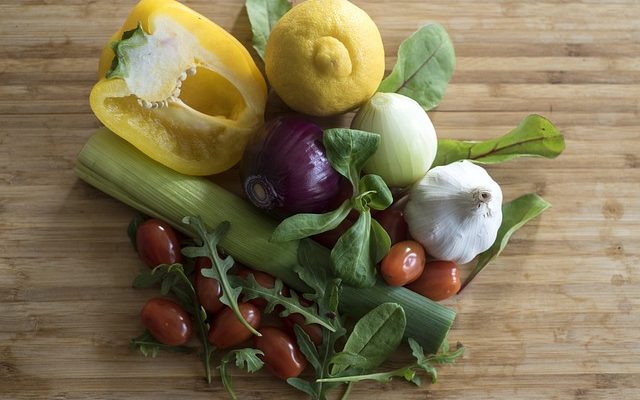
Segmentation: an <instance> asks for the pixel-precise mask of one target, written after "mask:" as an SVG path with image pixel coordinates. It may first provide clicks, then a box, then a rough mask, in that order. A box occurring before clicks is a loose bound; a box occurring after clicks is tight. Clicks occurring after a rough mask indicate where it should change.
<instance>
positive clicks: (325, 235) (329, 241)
mask: <svg viewBox="0 0 640 400" xmlns="http://www.w3.org/2000/svg"><path fill="white" fill-rule="evenodd" d="M357 218H358V217H357V216H356V219H357ZM353 224H354V222H353V221H352V220H351V219H350V217H349V216H347V218H346V219H345V220H344V221H342V222H341V223H340V225H338V226H337V227H336V228H335V229H332V230H330V231H327V232H322V233H319V234H317V235H313V236H311V239H313V240H315V241H316V242H318V243H320V244H321V245H323V246H324V247H326V248H328V249H332V248H333V246H335V245H336V242H337V241H338V239H340V236H342V234H343V233H345V232H346V231H347V229H349V228H351V226H352V225H353Z"/></svg>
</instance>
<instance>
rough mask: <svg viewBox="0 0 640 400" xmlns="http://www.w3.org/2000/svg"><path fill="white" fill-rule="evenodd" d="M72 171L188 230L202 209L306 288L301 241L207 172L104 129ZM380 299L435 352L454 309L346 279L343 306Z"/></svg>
mask: <svg viewBox="0 0 640 400" xmlns="http://www.w3.org/2000/svg"><path fill="white" fill-rule="evenodd" d="M75 170H76V173H77V175H78V176H79V177H80V178H81V179H82V180H84V181H86V182H88V183H89V184H91V185H92V186H95V187H96V188H98V189H100V190H101V191H103V192H105V193H107V194H109V195H111V196H113V197H115V198H116V199H118V200H120V201H122V202H124V203H126V204H128V205H130V206H131V207H133V208H136V209H138V210H139V211H141V212H143V213H145V214H148V215H151V216H153V217H156V218H160V219H163V220H165V221H167V222H169V223H170V224H171V225H173V226H174V227H176V228H177V229H179V230H181V231H183V232H185V233H187V234H189V235H194V233H195V232H191V231H190V227H189V226H187V225H184V224H183V223H182V222H181V220H182V218H183V217H184V216H187V215H196V216H199V217H200V218H202V220H203V222H204V223H205V225H206V226H207V228H208V229H211V228H213V227H215V226H216V225H218V224H219V223H220V222H222V221H229V222H230V223H231V229H230V231H229V233H228V234H227V236H226V237H225V238H224V239H223V241H222V243H221V247H222V248H223V249H224V250H225V251H226V252H227V253H229V254H230V255H231V256H233V258H234V259H236V260H237V261H239V262H241V263H243V264H245V265H249V266H251V267H252V268H255V269H258V270H262V271H264V272H267V273H269V274H272V275H274V276H276V277H278V278H280V279H282V280H283V281H284V282H285V283H286V284H287V285H289V286H291V287H292V288H294V289H297V290H299V291H304V290H305V289H307V288H306V285H305V284H304V283H303V282H302V281H301V280H300V279H299V278H298V276H297V275H296V273H295V272H294V270H293V269H294V267H295V266H296V265H297V262H298V260H297V248H298V241H290V242H280V243H279V242H271V241H269V238H270V237H271V234H272V233H273V231H274V229H275V227H276V226H277V224H278V221H275V220H272V219H270V218H269V217H266V216H265V215H263V214H261V213H260V212H259V211H258V210H257V209H255V208H254V207H252V206H251V205H250V204H249V203H248V202H245V201H244V200H243V199H240V198H238V197H237V196H235V195H233V194H231V193H229V192H228V191H226V190H225V189H223V188H221V187H220V186H218V185H216V184H214V183H213V182H211V181H209V180H207V179H206V178H202V177H194V176H186V175H182V174H180V173H178V172H175V171H173V170H171V169H169V168H167V167H165V166H163V165H161V164H159V163H157V162H155V161H153V160H151V159H150V158H148V157H147V156H145V155H144V154H142V153H141V152H139V151H138V150H137V149H135V148H134V147H133V146H132V145H130V144H129V143H127V142H126V141H124V140H123V139H121V138H120V137H118V136H117V135H115V134H113V133H112V132H110V131H109V130H107V129H106V128H102V129H100V130H99V131H98V132H97V133H95V134H94V135H93V136H92V137H91V138H90V139H89V141H88V142H87V144H86V145H85V146H84V148H83V149H82V151H81V152H80V154H79V155H78V161H77V164H76V168H75ZM318 246H320V245H318ZM323 249H324V248H323ZM324 250H325V251H327V253H328V250H326V249H324ZM385 302H393V303H398V304H400V305H401V306H402V307H403V308H404V310H405V313H406V315H407V327H406V331H405V336H406V337H413V338H414V339H416V340H417V341H418V342H419V343H420V344H421V345H422V346H423V347H424V348H425V350H426V351H428V352H432V353H435V352H436V351H437V350H438V348H439V347H440V344H441V343H442V342H443V340H444V339H445V338H446V335H447V333H448V331H449V329H450V327H451V324H452V323H453V320H454V318H455V311H453V310H451V309H448V308H446V307H443V306H442V305H440V304H437V303H435V302H432V301H431V300H429V299H427V298H424V297H422V296H421V295H419V294H416V293H414V292H412V291H410V290H408V289H405V288H392V287H389V286H386V285H384V284H381V283H378V284H377V285H376V286H374V287H371V288H365V289H356V288H351V287H349V286H344V289H343V291H342V297H341V309H342V310H343V311H344V312H346V313H349V314H352V315H354V316H356V317H360V316H361V315H364V314H365V313H366V312H368V311H369V310H370V309H372V308H374V307H375V306H377V305H379V304H382V303H385Z"/></svg>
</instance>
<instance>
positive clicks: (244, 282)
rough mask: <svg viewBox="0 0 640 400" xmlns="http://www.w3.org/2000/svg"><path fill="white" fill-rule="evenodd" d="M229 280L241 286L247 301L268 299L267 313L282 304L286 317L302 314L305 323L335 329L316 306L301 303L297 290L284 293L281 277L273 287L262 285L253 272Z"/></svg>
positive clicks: (283, 315)
mask: <svg viewBox="0 0 640 400" xmlns="http://www.w3.org/2000/svg"><path fill="white" fill-rule="evenodd" d="M229 281H230V282H232V283H233V285H234V286H236V287H237V288H241V290H242V292H243V294H244V300H245V301H249V300H252V299H256V298H262V299H265V300H266V301H267V307H266V308H265V312H266V313H270V312H272V311H273V310H274V309H275V307H276V306H282V307H283V310H282V311H281V312H280V316H281V317H286V316H287V315H289V314H300V315H302V316H303V317H304V320H305V323H307V324H318V325H320V326H322V327H324V328H325V329H328V330H330V331H335V328H334V327H333V326H332V325H331V323H329V322H328V321H327V320H326V319H325V318H322V317H320V316H319V315H318V312H317V310H316V308H315V306H313V305H311V306H303V305H302V304H300V298H299V297H298V294H297V293H296V292H294V291H293V290H290V293H289V296H285V295H283V294H282V289H283V287H284V284H283V283H282V281H281V280H280V279H276V283H275V285H274V287H273V288H266V287H264V286H261V285H260V284H259V283H258V281H256V278H255V277H254V276H253V274H249V276H247V279H242V278H241V277H239V276H229Z"/></svg>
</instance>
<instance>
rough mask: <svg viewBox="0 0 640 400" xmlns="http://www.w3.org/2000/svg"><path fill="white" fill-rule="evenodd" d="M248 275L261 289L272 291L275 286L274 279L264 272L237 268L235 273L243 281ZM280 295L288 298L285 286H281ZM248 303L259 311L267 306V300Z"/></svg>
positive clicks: (253, 300) (255, 300) (258, 299)
mask: <svg viewBox="0 0 640 400" xmlns="http://www.w3.org/2000/svg"><path fill="white" fill-rule="evenodd" d="M249 274H253V277H254V278H256V282H258V285H260V286H262V287H265V288H267V289H273V287H274V286H275V285H276V278H274V277H273V276H271V275H269V274H267V273H266V272H262V271H256V270H255V269H251V268H246V267H243V268H239V269H238V272H237V275H238V276H241V277H242V278H244V279H246V278H247V277H248V276H249ZM280 294H282V295H284V296H289V289H288V288H287V287H286V286H283V287H282V291H281V292H280ZM249 303H251V304H253V305H255V306H256V307H258V308H260V309H261V310H262V309H264V308H265V307H266V306H267V300H265V299H263V298H257V299H252V300H249Z"/></svg>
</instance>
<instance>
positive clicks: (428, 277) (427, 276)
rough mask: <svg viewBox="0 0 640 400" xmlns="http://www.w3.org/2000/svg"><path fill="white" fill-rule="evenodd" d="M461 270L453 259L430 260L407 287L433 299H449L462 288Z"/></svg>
mask: <svg viewBox="0 0 640 400" xmlns="http://www.w3.org/2000/svg"><path fill="white" fill-rule="evenodd" d="M460 284H461V282H460V270H459V269H458V266H457V265H456V264H455V263H454V262H451V261H439V260H436V261H430V262H428V263H427V265H426V266H425V267H424V272H423V273H422V275H420V277H419V278H418V279H417V280H416V281H414V282H413V283H411V284H410V285H407V288H408V289H410V290H413V291H414V292H416V293H420V294H421V295H423V296H424V297H428V298H430V299H431V300H433V301H440V300H444V299H448V298H449V297H451V296H453V295H454V294H456V293H458V290H460Z"/></svg>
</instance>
